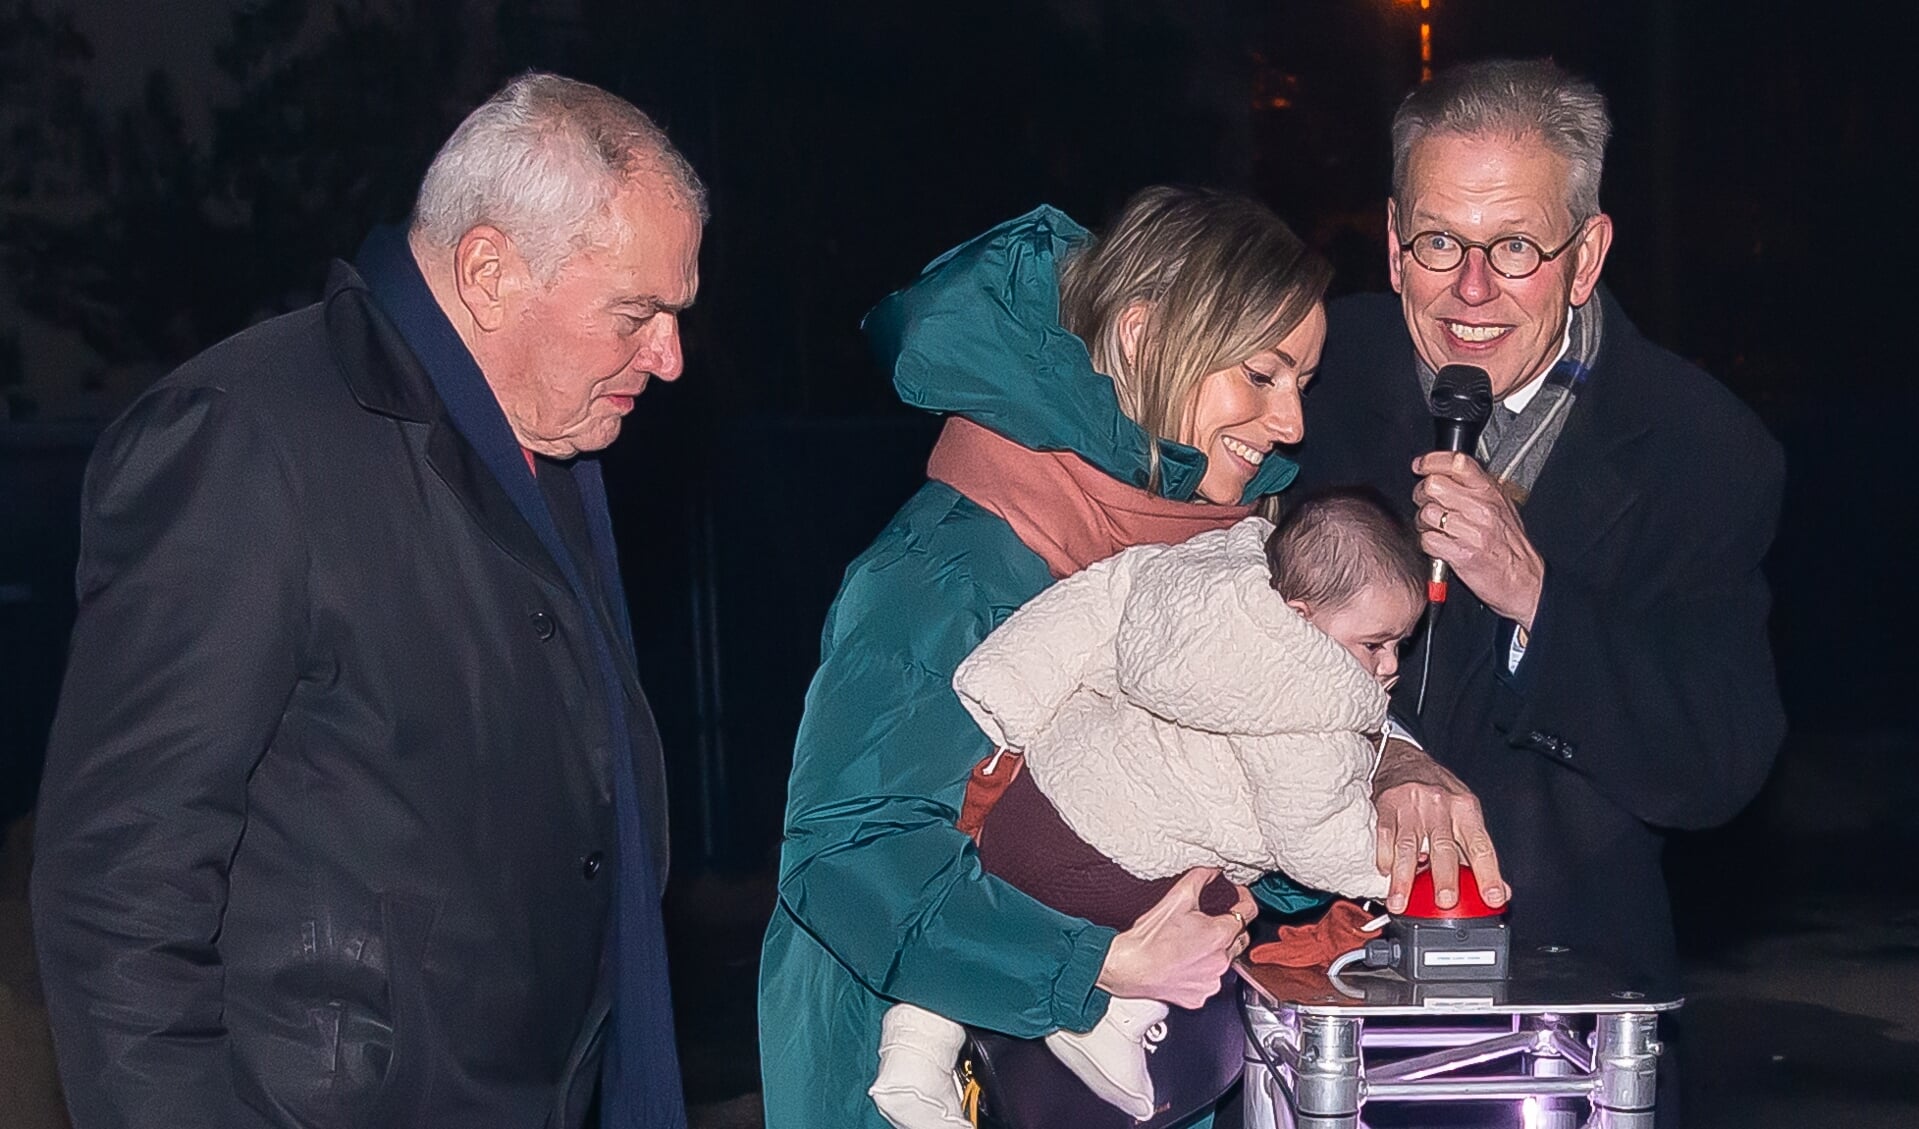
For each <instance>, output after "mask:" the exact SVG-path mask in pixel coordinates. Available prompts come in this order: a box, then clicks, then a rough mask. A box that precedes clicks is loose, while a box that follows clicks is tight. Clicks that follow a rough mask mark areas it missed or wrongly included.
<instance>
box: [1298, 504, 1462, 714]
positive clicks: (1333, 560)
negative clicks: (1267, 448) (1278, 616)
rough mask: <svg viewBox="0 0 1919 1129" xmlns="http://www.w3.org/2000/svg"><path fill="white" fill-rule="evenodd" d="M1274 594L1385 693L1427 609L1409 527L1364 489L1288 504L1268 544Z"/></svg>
mask: <svg viewBox="0 0 1919 1129" xmlns="http://www.w3.org/2000/svg"><path fill="white" fill-rule="evenodd" d="M1266 564H1267V568H1268V570H1269V572H1270V575H1271V578H1272V583H1273V588H1274V590H1276V591H1277V592H1278V593H1279V594H1280V595H1281V596H1283V597H1285V599H1286V602H1287V604H1289V605H1291V606H1292V608H1293V609H1294V610H1295V611H1297V612H1299V614H1300V615H1302V616H1304V617H1305V619H1306V622H1308V623H1310V624H1312V625H1313V626H1314V627H1317V628H1319V629H1320V630H1321V631H1324V632H1325V633H1326V634H1328V635H1330V636H1332V637H1333V640H1334V641H1335V642H1337V643H1338V644H1339V645H1340V646H1342V647H1344V648H1346V650H1347V652H1348V653H1350V654H1351V655H1352V656H1353V657H1354V658H1356V659H1358V660H1359V665H1360V666H1362V667H1365V668H1366V670H1367V671H1368V672H1369V673H1370V674H1372V676H1373V677H1374V678H1377V679H1379V683H1380V685H1382V686H1391V685H1392V684H1393V682H1394V681H1396V680H1397V679H1398V677H1399V645H1400V644H1401V643H1402V642H1404V641H1405V639H1406V636H1408V635H1410V634H1412V630H1413V627H1414V625H1415V624H1417V623H1418V622H1419V616H1420V613H1421V612H1423V611H1424V610H1425V608H1426V596H1425V589H1424V587H1423V586H1422V579H1423V574H1424V572H1425V569H1426V561H1425V559H1424V558H1423V557H1421V556H1420V555H1419V547H1418V545H1417V544H1416V543H1415V542H1414V540H1413V535H1412V531H1411V530H1410V529H1408V528H1407V527H1406V523H1405V522H1403V521H1401V520H1400V519H1399V518H1398V517H1396V516H1395V515H1394V514H1393V512H1392V511H1391V510H1389V509H1387V508H1386V504H1385V502H1384V501H1383V500H1381V498H1380V496H1379V495H1378V494H1377V493H1375V492H1374V491H1372V490H1369V489H1366V488H1363V487H1339V488H1335V489H1331V490H1321V491H1315V492H1313V493H1310V494H1308V495H1306V496H1305V497H1302V498H1300V499H1298V500H1297V501H1292V500H1289V504H1288V505H1287V507H1286V512H1285V513H1284V514H1283V515H1282V516H1281V517H1280V519H1279V524H1278V525H1276V526H1274V527H1273V532H1272V535H1271V536H1269V537H1268V538H1267V539H1266Z"/></svg>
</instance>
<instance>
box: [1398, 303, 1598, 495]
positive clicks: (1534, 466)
mask: <svg viewBox="0 0 1919 1129" xmlns="http://www.w3.org/2000/svg"><path fill="white" fill-rule="evenodd" d="M1602 321H1603V315H1602V314H1601V313H1600V311H1599V303H1598V301H1596V300H1595V301H1590V302H1587V303H1586V304H1585V305H1583V306H1575V307H1573V311H1572V316H1571V319H1570V331H1569V340H1568V344H1567V346H1566V355H1565V356H1563V357H1561V358H1559V363H1557V364H1555V365H1553V367H1552V371H1550V372H1548V373H1547V374H1546V382H1545V385H1544V386H1543V387H1542V388H1540V390H1539V391H1538V393H1536V394H1535V395H1534V396H1533V398H1532V402H1531V403H1529V404H1527V405H1526V410H1525V411H1523V412H1520V413H1518V414H1517V415H1515V414H1514V413H1512V412H1509V411H1507V410H1506V409H1504V408H1502V407H1500V406H1498V405H1497V404H1495V405H1493V414H1492V418H1491V419H1488V420H1487V421H1486V430H1485V431H1483V432H1481V433H1480V436H1479V451H1478V454H1479V461H1480V462H1482V463H1484V464H1486V469H1487V470H1488V471H1489V472H1491V474H1492V476H1493V479H1494V481H1496V482H1498V483H1499V485H1500V488H1501V489H1502V490H1504V491H1505V492H1506V494H1507V496H1508V497H1510V498H1512V500H1513V504H1514V505H1524V504H1525V503H1526V499H1527V498H1528V497H1530V496H1531V494H1532V490H1533V483H1535V482H1537V481H1539V472H1540V471H1542V470H1544V469H1545V468H1546V459H1547V458H1548V457H1550V456H1551V455H1552V452H1553V444H1554V443H1556V442H1558V440H1559V433H1560V431H1561V430H1563V429H1564V428H1565V426H1566V419H1567V417H1568V416H1570V415H1572V409H1573V402H1574V401H1575V400H1576V399H1578V397H1579V389H1580V388H1581V386H1583V385H1584V384H1585V383H1586V377H1587V376H1588V375H1589V374H1590V373H1591V372H1592V365H1593V361H1594V360H1596V359H1597V358H1598V356H1599V341H1600V326H1601V322H1602ZM1415 362H1416V363H1417V364H1418V365H1419V387H1420V388H1421V389H1423V390H1424V391H1425V393H1426V396H1427V397H1428V398H1429V399H1430V398H1431V396H1432V394H1433V379H1434V377H1435V375H1436V374H1435V373H1434V372H1433V370H1432V368H1431V367H1430V366H1428V365H1427V364H1426V362H1425V361H1424V360H1422V359H1418V358H1417V357H1415Z"/></svg>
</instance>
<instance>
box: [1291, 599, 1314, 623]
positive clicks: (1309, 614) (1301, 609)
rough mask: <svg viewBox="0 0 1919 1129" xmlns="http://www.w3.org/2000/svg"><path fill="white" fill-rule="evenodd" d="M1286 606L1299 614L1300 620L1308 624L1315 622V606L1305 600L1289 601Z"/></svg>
mask: <svg viewBox="0 0 1919 1129" xmlns="http://www.w3.org/2000/svg"><path fill="white" fill-rule="evenodd" d="M1286 606H1287V607H1289V608H1291V609H1293V610H1294V611H1296V612H1298V613H1299V618H1301V619H1303V620H1305V621H1306V622H1308V623H1311V622H1312V621H1313V606H1312V605H1311V604H1309V603H1307V602H1306V601H1304V600H1288V601H1286Z"/></svg>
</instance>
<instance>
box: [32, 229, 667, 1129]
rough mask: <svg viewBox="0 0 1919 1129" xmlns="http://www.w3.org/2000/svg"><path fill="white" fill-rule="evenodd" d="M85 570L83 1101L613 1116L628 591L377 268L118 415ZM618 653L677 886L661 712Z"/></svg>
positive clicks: (63, 848) (69, 947)
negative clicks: (613, 946) (420, 355)
mask: <svg viewBox="0 0 1919 1129" xmlns="http://www.w3.org/2000/svg"><path fill="white" fill-rule="evenodd" d="M554 466H555V468H556V469H558V464H555V465H554ZM546 472H547V471H546V468H543V470H542V473H546ZM562 473H569V472H567V471H564V470H562ZM610 582H612V583H617V581H610ZM78 587H79V619H78V624H77V626H76V628H75V631H74V636H73V648H72V654H71V659H70V662H69V669H68V673H67V677H66V682H65V685H64V688H63V691H62V696H61V702H60V709H59V714H58V718H57V720H56V722H55V725H54V730H53V736H52V741H51V746H50V748H49V751H48V760H47V770H46V777H45V783H44V786H43V790H42V793H41V800H40V808H39V815H38V825H37V840H36V844H35V850H36V863H35V870H34V875H33V911H34V922H35V930H36V942H37V945H38V949H39V955H40V961H41V967H42V970H43V975H44V980H45V985H46V992H47V1002H48V1007H49V1011H50V1013H51V1018H52V1022H53V1028H54V1036H55V1043H56V1048H57V1051H58V1055H59V1061H60V1068H61V1076H62V1079H63V1081H64V1084H65V1089H66V1093H67V1099H68V1103H69V1106H70V1108H71V1109H72V1112H73V1116H74V1120H75V1123H76V1125H77V1126H79V1127H80V1129H94V1127H96V1126H142V1127H153V1129H163V1127H164V1129H177V1127H179V1126H188V1125H195V1126H200V1125H204V1126H222V1127H233V1126H294V1125H300V1126H388V1125H391V1126H402V1125H404V1126H409V1127H411V1126H448V1127H453V1126H459V1127H463V1129H471V1127H482V1126H523V1127H537V1126H541V1125H574V1124H578V1123H579V1121H580V1119H581V1117H582V1111H583V1109H584V1107H585V1104H586V1103H587V1102H588V1101H589V1100H590V1098H591V1095H592V1090H593V1081H594V1078H595V1076H596V1073H597V1068H598V1061H599V1057H600V1050H599V1048H600V1044H601V1041H602V1040H601V1032H602V1029H603V1027H604V1025H605V1019H606V1014H607V1008H608V999H609V998H610V996H609V987H610V985H609V981H610V976H609V975H607V973H606V970H605V969H604V968H603V961H602V952H601V950H602V945H603V940H604V937H605V933H606V917H607V913H608V910H609V906H610V904H611V902H612V896H613V892H614V888H615V883H616V876H615V874H614V873H613V871H614V867H615V866H616V865H617V858H616V849H615V824H614V822H613V807H612V789H611V783H612V777H611V767H610V766H611V764H612V763H613V758H612V756H611V750H610V733H611V731H612V725H611V717H610V714H609V711H608V708H607V704H606V702H605V700H604V693H605V692H604V691H603V689H602V686H603V685H604V683H603V681H602V679H601V677H600V674H599V673H598V668H597V667H596V666H595V658H594V655H593V653H592V650H591V647H590V644H589V639H588V635H587V621H586V619H585V617H586V616H587V615H593V614H598V615H606V614H608V610H607V607H604V606H603V607H600V608H596V609H591V610H589V609H588V608H585V607H582V606H581V605H580V604H579V603H578V602H577V601H576V600H575V598H574V596H573V594H572V592H571V590H570V589H569V588H568V586H567V583H566V581H565V580H564V578H563V577H562V574H561V572H560V570H559V568H558V567H557V565H556V564H555V563H554V561H553V560H552V558H551V557H550V556H549V555H548V553H547V551H546V550H545V549H544V548H543V547H542V546H541V543H540V541H539V539H538V537H537V536H536V535H535V533H534V532H533V530H532V529H531V528H530V527H529V526H528V525H527V524H526V523H525V521H524V519H522V518H521V517H520V516H519V514H518V512H517V511H516V510H515V508H514V506H513V504H512V502H511V500H510V499H509V497H508V496H507V495H506V493H505V492H504V491H503V490H502V489H501V488H500V486H499V485H498V483H497V481H496V480H495V479H493V478H492V477H491V475H490V474H489V472H488V470H487V469H486V467H485V466H484V465H483V464H482V463H481V461H480V458H479V456H478V454H477V453H476V452H475V451H474V450H473V449H472V448H471V447H470V446H469V445H468V444H467V442H466V440H464V439H463V438H462V437H461V436H460V434H459V433H458V432H457V431H456V430H455V429H454V428H453V426H452V425H451V424H450V422H449V421H448V419H447V418H446V415H445V412H444V409H443V407H442V405H441V403H440V401H439V399H438V398H437V396H436V395H435V393H434V391H433V387H432V385H431V383H430V382H429V380H428V378H427V375H426V373H425V372H424V370H423V369H421V367H420V366H419V364H418V362H417V361H416V360H415V358H414V356H413V354H412V353H411V352H410V351H409V350H408V348H407V346H406V345H405V343H404V342H403V340H402V339H401V337H400V336H399V334H398V332H397V331H396V329H395V327H394V326H393V324H392V323H391V322H389V321H388V320H387V318H386V316H385V315H384V314H383V313H382V312H381V311H380V310H379V309H378V308H377V307H376V306H375V305H374V303H373V302H372V300H371V297H370V295H369V293H368V291H367V290H366V288H365V285H364V284H363V283H362V282H361V281H360V279H359V278H358V277H357V276H356V275H355V274H354V273H353V271H352V270H351V269H350V268H348V267H346V266H345V265H343V264H341V265H336V267H335V268H334V273H333V277H332V278H331V280H330V282H329V286H328V291H327V295H326V298H325V300H324V301H323V302H321V303H320V304H318V305H316V306H313V307H311V308H308V309H305V310H301V311H299V312H296V313H293V314H289V315H287V316H285V317H281V318H277V319H275V320H272V321H269V322H266V323H264V324H262V325H259V326H256V327H254V328H252V329H249V330H247V331H246V332H244V333H241V334H240V335H238V336H236V337H234V338H232V339H230V340H228V341H226V342H224V343H222V344H220V345H218V346H216V347H214V348H213V349H211V350H209V351H208V352H206V353H204V354H202V355H201V356H200V357H198V358H196V359H194V360H193V361H191V362H189V363H188V364H186V365H185V366H183V367H182V368H180V369H179V370H178V371H176V372H174V373H173V374H171V375H169V376H168V377H166V378H165V379H163V380H161V381H160V382H158V383H157V384H156V385H155V386H154V387H153V388H152V389H151V390H149V391H148V392H147V393H145V394H144V395H143V396H141V397H140V399H139V400H138V401H137V402H136V403H135V404H134V405H133V406H132V407H131V408H130V409H129V410H128V411H127V413H126V414H125V415H124V416H122V417H121V418H120V419H119V420H118V421H117V422H115V423H114V424H113V425H112V426H111V427H110V428H108V430H107V431H106V432H105V434H104V435H103V436H102V438H101V440H100V443H99V446H98V448H97V450H96V451H95V453H94V456H93V459H92V462H91V464H90V466H89V469H88V476H87V483H86V488H85V494H84V500H83V511H82V545H81V560H80V567H79V573H78ZM603 603H604V604H606V605H608V606H611V607H615V608H617V607H619V606H620V605H619V603H618V601H617V600H607V601H603ZM606 632H607V637H608V638H614V639H617V638H620V637H621V634H622V633H621V632H619V631H617V630H613V629H612V628H611V627H610V626H609V627H608V628H607V629H606ZM615 662H616V663H617V664H618V665H619V666H620V667H621V675H622V679H623V682H624V687H625V691H626V694H627V700H626V701H625V702H624V703H622V708H625V709H627V710H628V711H629V721H630V725H629V729H630V730H631V732H632V734H633V743H634V746H635V747H634V750H633V763H634V764H635V766H636V772H637V773H638V775H639V777H640V780H639V785H640V787H639V795H640V796H641V797H642V803H643V808H644V812H645V815H646V819H647V825H648V827H649V828H650V829H651V831H652V833H653V835H654V837H655V839H656V842H655V844H654V855H653V857H654V858H655V859H658V860H660V865H661V867H662V873H661V875H660V876H659V877H660V879H661V881H662V883H663V881H664V865H665V859H666V844H665V809H664V803H663V792H662V780H663V773H662V771H661V765H660V750H659V742H658V737H657V735H656V732H655V730H654V727H653V724H652V719H651V715H650V713H649V712H648V711H647V707H646V704H645V699H644V697H643V695H642V694H641V692H640V688H639V683H638V680H637V675H636V673H635V671H634V669H633V667H632V656H631V655H630V654H621V655H618V656H617V657H616V659H615ZM661 974H663V970H661Z"/></svg>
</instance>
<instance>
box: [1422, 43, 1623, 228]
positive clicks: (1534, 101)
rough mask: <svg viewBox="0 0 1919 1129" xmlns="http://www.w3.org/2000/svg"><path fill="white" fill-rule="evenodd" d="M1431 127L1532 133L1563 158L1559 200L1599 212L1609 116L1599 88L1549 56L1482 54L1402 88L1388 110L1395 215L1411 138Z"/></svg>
mask: <svg viewBox="0 0 1919 1129" xmlns="http://www.w3.org/2000/svg"><path fill="white" fill-rule="evenodd" d="M1435 133H1450V134H1457V135H1460V136H1464V137H1484V136H1488V135H1490V136H1499V137H1514V138H1537V139H1538V140H1539V141H1540V142H1541V143H1543V144H1544V145H1545V146H1546V147H1547V148H1548V149H1550V150H1552V151H1553V152H1554V153H1556V154H1558V155H1559V156H1560V157H1562V158H1564V159H1565V161H1566V163H1567V166H1568V168H1569V172H1568V174H1567V177H1566V207H1567V208H1568V209H1570V210H1571V212H1572V216H1573V219H1574V220H1575V221H1578V222H1584V221H1585V220H1587V219H1590V218H1592V217H1593V216H1596V215H1598V214H1599V178H1600V175H1601V174H1602V173H1603V172H1604V171H1605V164H1606V141H1607V140H1608V139H1609V138H1610V137H1611V136H1612V119H1611V118H1610V117H1608V116H1607V114H1606V96H1605V95H1603V94H1601V93H1600V92H1599V88H1598V87H1596V86H1594V85H1593V84H1592V83H1590V82H1587V81H1586V80H1584V79H1581V78H1575V77H1573V76H1572V75H1570V74H1568V73H1567V72H1566V71H1564V70H1562V69H1561V68H1560V67H1559V65H1558V64H1557V63H1554V62H1553V61H1552V60H1550V59H1489V60H1486V61H1484V62H1479V63H1467V64H1465V65H1463V66H1457V67H1451V68H1448V69H1446V70H1444V71H1441V72H1440V73H1439V74H1438V75H1437V76H1435V77H1434V79H1433V81H1432V82H1430V83H1427V84H1426V85H1424V86H1420V87H1417V88H1415V89H1414V90H1413V92H1412V93H1411V94H1408V95H1406V99H1405V101H1403V102H1401V103H1400V104H1399V110H1398V112H1397V113H1395V114H1394V115H1393V200H1394V201H1395V202H1396V203H1397V204H1398V205H1399V211H1400V214H1401V215H1406V214H1408V209H1409V208H1410V207H1411V205H1412V201H1411V200H1410V199H1409V198H1408V194H1409V189H1410V188H1411V187H1412V186H1411V185H1410V184H1408V183H1407V178H1408V177H1409V176H1410V175H1411V169H1410V168H1409V167H1408V166H1409V165H1410V163H1411V159H1412V152H1413V146H1415V145H1417V144H1419V142H1420V141H1422V140H1424V139H1425V138H1426V137H1427V136H1429V135H1431V134H1435Z"/></svg>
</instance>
